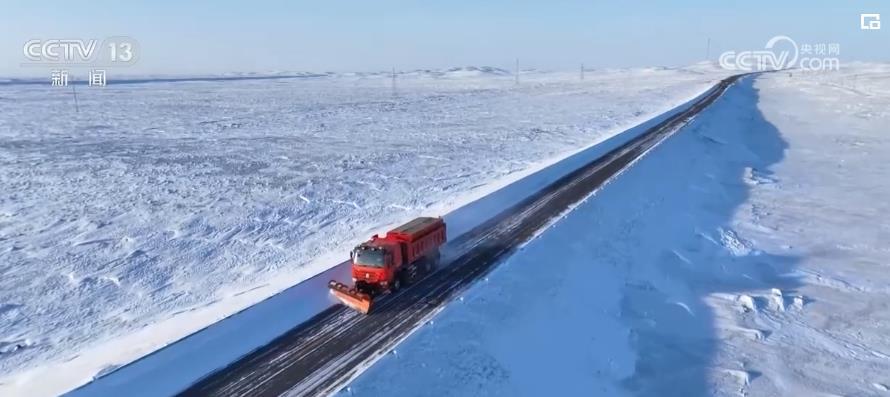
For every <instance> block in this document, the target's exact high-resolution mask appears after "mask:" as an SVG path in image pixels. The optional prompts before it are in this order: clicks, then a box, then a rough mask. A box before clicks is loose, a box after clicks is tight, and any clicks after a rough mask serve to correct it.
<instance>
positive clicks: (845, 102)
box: [341, 64, 890, 396]
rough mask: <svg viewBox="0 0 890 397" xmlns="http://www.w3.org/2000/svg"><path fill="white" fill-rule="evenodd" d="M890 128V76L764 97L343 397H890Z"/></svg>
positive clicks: (729, 107) (707, 116) (604, 198)
mask: <svg viewBox="0 0 890 397" xmlns="http://www.w3.org/2000/svg"><path fill="white" fill-rule="evenodd" d="M887 125H890V65H881V64H878V65H874V64H849V65H845V67H844V69H843V70H842V71H841V72H834V73H826V74H810V73H800V72H799V71H791V72H781V73H774V74H768V75H763V76H760V77H758V78H756V79H753V78H747V79H744V80H742V81H741V82H739V83H738V84H737V85H736V86H735V87H733V88H732V89H730V91H729V92H727V94H726V95H725V96H724V98H722V99H720V100H718V101H717V102H715V104H714V105H712V107H711V108H709V109H708V110H706V111H705V112H704V113H702V114H701V115H699V116H698V117H697V118H696V119H695V120H694V121H693V122H692V123H691V124H690V125H689V126H687V127H685V128H684V129H681V130H680V131H679V132H678V133H677V134H676V135H675V136H673V137H672V138H670V139H668V140H667V141H666V142H664V143H663V144H662V145H660V146H658V147H656V148H655V149H653V150H652V151H651V152H650V153H649V154H648V155H647V156H646V157H644V158H643V159H641V160H640V161H638V162H637V163H635V164H634V165H633V166H632V167H631V168H630V169H628V170H626V171H625V172H623V173H622V174H621V176H619V177H618V178H616V179H615V180H613V181H611V182H610V183H609V184H607V185H606V186H604V187H603V188H602V189H600V190H599V191H598V192H596V193H594V194H593V195H592V196H591V197H590V198H588V199H587V200H586V201H584V202H583V203H581V204H580V205H578V206H577V207H576V208H575V209H574V210H573V211H572V212H570V213H568V214H566V215H565V216H564V217H563V218H562V219H560V220H559V221H557V222H555V223H554V224H553V225H552V226H551V227H550V228H549V229H547V230H546V231H545V232H543V233H542V234H541V235H539V236H538V238H536V239H535V240H532V241H531V242H529V243H527V244H526V245H525V246H524V247H523V248H522V250H521V251H520V252H518V253H517V254H515V255H514V256H513V257H511V258H509V259H507V260H506V261H505V262H504V263H503V264H501V265H500V266H499V267H498V268H496V269H495V270H494V271H493V272H492V273H491V274H490V275H489V276H488V277H487V278H486V279H484V280H482V281H480V282H479V283H477V284H476V285H475V286H473V287H471V288H470V289H469V290H467V292H466V293H465V294H464V295H463V296H462V297H461V298H459V299H457V300H455V301H454V302H451V303H450V304H449V306H448V307H446V308H445V309H444V310H443V311H442V312H441V313H440V314H439V315H438V316H437V317H436V318H435V319H434V320H433V321H431V322H429V323H428V324H426V325H425V326H423V327H422V328H421V329H420V330H418V331H417V332H416V333H415V334H413V335H412V336H411V337H409V338H408V339H407V340H406V341H405V342H403V343H402V344H401V345H400V346H399V347H398V348H397V349H395V350H394V351H392V352H390V354H388V355H387V356H385V357H384V358H382V359H381V360H379V361H378V362H377V364H376V365H375V366H373V367H371V368H369V369H368V370H367V371H366V372H364V373H363V374H362V375H360V376H359V377H358V378H357V379H356V380H354V381H353V382H352V384H350V385H349V386H348V387H346V388H345V389H344V390H343V391H342V392H341V394H342V395H350V396H375V395H381V394H386V395H395V396H424V395H429V396H443V395H455V396H471V395H485V396H490V395H504V396H516V395H640V396H712V395H717V396H747V395H751V396H852V395H855V396H886V395H890V392H888V390H890V332H888V330H890V287H888V285H890V243H888V242H890V220H888V217H887V214H888V212H890V165H888V162H887V160H888V159H890V138H888V136H887V133H888V131H887V128H886V126H887ZM409 371H410V373H411V376H405V374H406V373H408V372H409Z"/></svg>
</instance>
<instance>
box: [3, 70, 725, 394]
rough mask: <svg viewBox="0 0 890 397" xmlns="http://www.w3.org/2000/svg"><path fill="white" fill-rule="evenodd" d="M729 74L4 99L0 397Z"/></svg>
mask: <svg viewBox="0 0 890 397" xmlns="http://www.w3.org/2000/svg"><path fill="white" fill-rule="evenodd" d="M725 75H726V73H725V72H723V71H719V70H715V69H713V68H710V67H708V66H706V65H697V66H693V67H689V68H679V69H668V68H648V69H631V70H603V71H591V72H588V73H587V75H586V76H585V77H586V78H585V79H584V80H583V81H579V79H578V76H577V75H576V74H574V73H565V74H561V73H545V72H525V73H523V74H522V76H521V84H520V85H518V86H517V85H515V84H514V81H513V77H512V76H511V75H510V74H509V73H507V72H504V71H501V70H498V69H493V68H458V69H453V70H447V71H417V72H411V73H405V74H402V75H400V76H399V77H398V79H397V82H396V86H395V92H393V87H392V86H391V79H390V77H389V76H388V75H387V74H339V75H334V74H328V75H325V76H321V77H318V76H315V77H313V76H311V75H307V76H306V77H304V78H292V79H278V80H232V81H178V82H176V81H141V82H140V83H139V84H120V85H110V86H108V87H105V88H103V89H92V88H88V87H83V86H81V87H78V90H77V94H78V95H77V96H78V106H79V111H78V112H75V111H74V110H75V109H74V104H73V98H72V93H71V92H70V90H67V89H56V88H52V87H48V86H44V85H35V84H28V85H19V84H3V85H0V170H2V173H0V190H2V191H3V192H4V193H5V194H3V195H2V196H0V274H2V277H0V395H3V396H16V395H27V396H42V395H56V394H59V393H62V392H65V391H67V390H70V389H72V388H74V387H76V386H78V385H81V384H83V383H86V382H88V381H89V380H90V379H92V378H93V377H95V376H97V375H101V374H104V373H108V372H110V371H111V370H113V369H115V368H117V367H119V366H120V365H123V364H126V363H128V362H131V361H133V360H135V359H137V358H139V357H142V356H144V355H146V354H148V353H150V352H152V351H155V350H157V349H158V348H160V347H163V346H164V345H167V344H169V343H171V342H173V341H176V340H178V339H181V338H183V337H185V336H187V335H189V334H191V333H193V332H195V331H197V330H199V329H201V328H203V327H206V326H207V325H209V324H212V323H214V322H216V321H218V320H220V319H222V318H224V317H226V316H228V315H231V314H232V313H235V312H237V311H239V310H241V309H243V308H245V307H248V306H250V305H251V304H254V303H257V302H259V301H261V300H262V299H264V298H266V297H269V296H272V295H274V294H275V293H277V292H279V291H282V290H284V289H285V288H287V287H289V286H291V285H294V284H296V283H298V282H300V281H301V280H305V279H307V278H309V277H311V276H313V275H315V274H318V273H320V272H322V271H325V270H326V269H328V268H330V267H331V266H333V265H335V264H337V263H339V262H340V261H341V260H342V258H343V256H344V255H345V253H346V252H347V250H348V248H349V247H351V246H352V245H354V244H355V243H357V242H359V241H360V240H362V239H364V238H366V237H367V236H368V235H370V234H372V233H373V232H375V231H377V230H379V229H381V228H384V227H386V226H389V225H392V224H395V223H399V222H402V221H404V220H406V219H409V218H411V217H413V216H417V215H421V214H426V215H436V214H441V213H445V212H447V211H448V210H449V209H452V208H455V207H457V206H460V205H461V204H464V203H467V202H469V201H471V200H474V199H476V198H479V197H482V196H484V195H485V194H486V193H488V192H490V191H492V190H493V189H495V188H497V187H500V186H504V185H505V184H506V183H508V182H509V181H512V180H516V179H518V178H520V177H522V176H525V175H528V174H530V173H531V172H532V171H534V170H537V169H540V168H542V167H544V166H547V165H548V164H552V163H553V162H555V161H556V160H558V159H560V158H563V157H565V156H567V155H569V154H571V153H574V152H577V151H578V150H580V149H582V148H584V147H587V146H589V145H592V144H595V143H597V142H600V141H602V140H604V139H606V138H608V137H610V136H612V135H614V134H615V133H617V132H619V131H622V130H624V129H626V128H628V127H630V126H632V125H635V124H637V123H639V122H641V121H643V120H646V119H647V118H649V117H652V116H653V115H656V114H659V113H661V112H664V111H666V110H668V109H670V108H672V107H673V106H675V105H678V104H680V103H683V102H685V101H686V100H688V99H689V98H692V97H694V96H696V95H698V94H700V93H701V92H703V91H704V90H705V89H707V88H708V87H710V86H711V85H712V84H713V83H714V82H715V81H716V80H718V79H719V78H721V77H723V76H725ZM148 80H150V79H148ZM490 215H494V214H490ZM307 305H308V304H307ZM299 306H300V303H299V302H297V303H296V304H295V307H294V310H295V311H297V312H299V311H300V310H302V309H301V308H300V307H299Z"/></svg>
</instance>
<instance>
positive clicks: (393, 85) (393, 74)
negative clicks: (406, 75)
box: [392, 66, 396, 96]
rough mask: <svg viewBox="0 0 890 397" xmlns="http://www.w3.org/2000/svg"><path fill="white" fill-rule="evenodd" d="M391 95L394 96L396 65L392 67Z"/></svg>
mask: <svg viewBox="0 0 890 397" xmlns="http://www.w3.org/2000/svg"><path fill="white" fill-rule="evenodd" d="M392 96H396V67H395V66H393V67H392Z"/></svg>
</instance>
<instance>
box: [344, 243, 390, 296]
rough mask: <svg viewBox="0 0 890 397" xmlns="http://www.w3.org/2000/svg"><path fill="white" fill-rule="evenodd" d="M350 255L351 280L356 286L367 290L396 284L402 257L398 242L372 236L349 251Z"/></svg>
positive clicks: (386, 287)
mask: <svg viewBox="0 0 890 397" xmlns="http://www.w3.org/2000/svg"><path fill="white" fill-rule="evenodd" d="M350 256H351V257H352V281H353V283H354V284H355V285H356V287H358V288H360V289H362V290H365V291H367V292H379V291H370V290H376V289H383V290H385V289H388V288H391V287H395V288H396V289H398V286H396V285H394V284H393V283H395V284H397V281H398V280H397V279H398V277H397V276H398V272H399V271H400V270H401V268H402V264H403V258H402V250H401V247H400V244H399V243H397V242H389V241H385V240H382V239H380V238H378V237H377V236H374V237H373V238H372V239H371V241H368V242H365V243H362V244H360V245H359V246H358V247H355V249H354V250H352V252H351V253H350Z"/></svg>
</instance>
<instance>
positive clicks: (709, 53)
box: [705, 37, 711, 61]
mask: <svg viewBox="0 0 890 397" xmlns="http://www.w3.org/2000/svg"><path fill="white" fill-rule="evenodd" d="M705 60H706V61H709V60H711V38H710V37H708V49H707V50H705Z"/></svg>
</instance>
